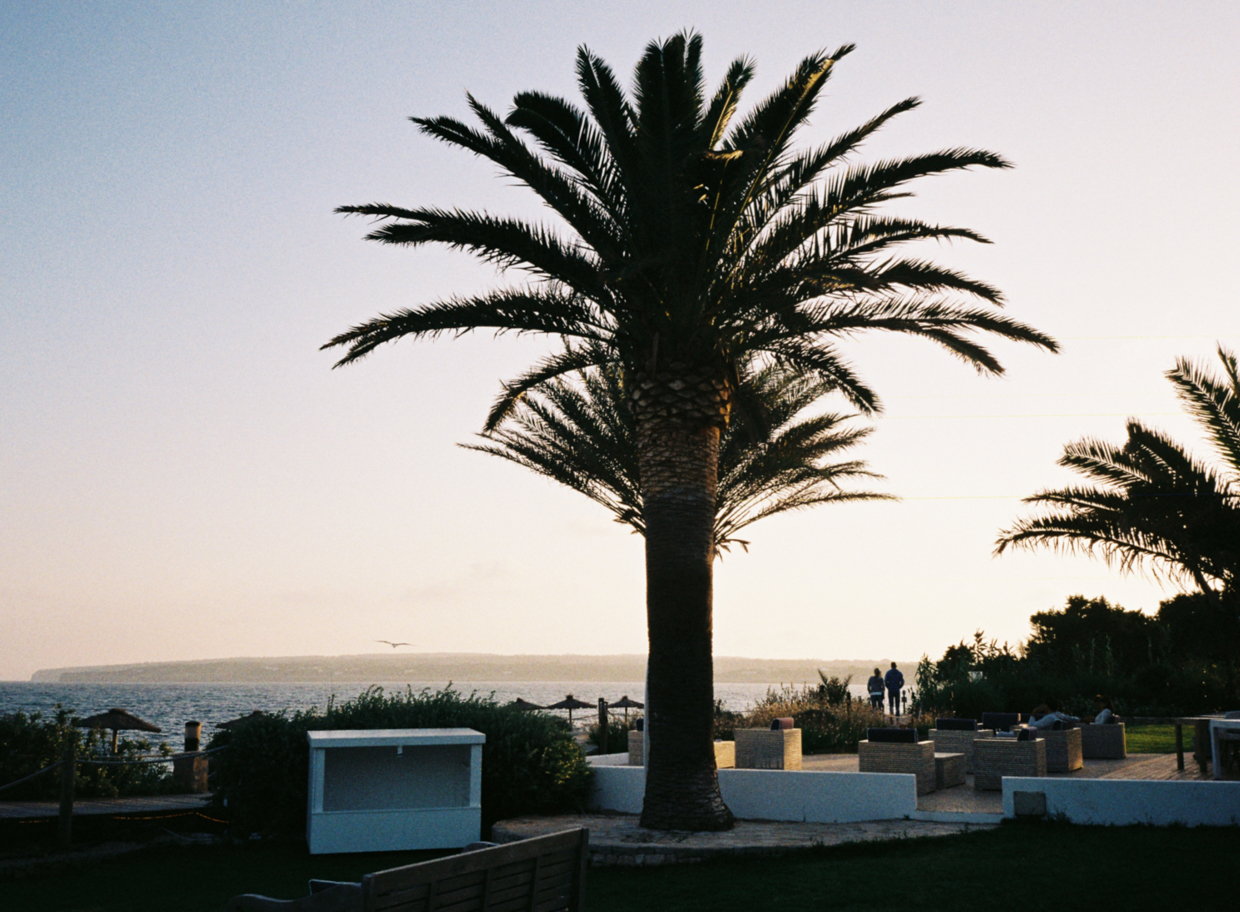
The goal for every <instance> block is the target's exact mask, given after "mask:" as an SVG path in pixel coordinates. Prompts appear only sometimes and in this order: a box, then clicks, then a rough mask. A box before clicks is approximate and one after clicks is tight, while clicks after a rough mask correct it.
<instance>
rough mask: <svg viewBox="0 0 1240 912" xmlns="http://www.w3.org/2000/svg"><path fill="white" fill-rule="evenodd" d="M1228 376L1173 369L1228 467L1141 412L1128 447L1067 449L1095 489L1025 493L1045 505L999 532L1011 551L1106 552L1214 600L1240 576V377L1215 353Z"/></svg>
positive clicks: (1001, 544)
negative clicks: (1203, 456) (1152, 424)
mask: <svg viewBox="0 0 1240 912" xmlns="http://www.w3.org/2000/svg"><path fill="white" fill-rule="evenodd" d="M1218 354H1219V359H1220V361H1222V364H1223V377H1222V378H1221V379H1220V378H1218V377H1215V376H1213V375H1211V374H1210V372H1209V371H1208V370H1207V369H1206V368H1204V367H1199V366H1197V365H1195V364H1193V363H1192V362H1190V361H1189V360H1187V359H1185V358H1180V359H1179V360H1178V361H1176V365H1175V367H1174V368H1173V369H1172V370H1170V371H1167V374H1166V376H1167V379H1169V380H1170V381H1171V382H1172V384H1174V386H1175V388H1176V393H1177V395H1178V396H1179V398H1180V400H1181V401H1182V402H1183V403H1184V404H1185V406H1186V408H1187V409H1188V411H1189V413H1190V414H1191V415H1192V416H1193V417H1194V418H1196V419H1197V421H1198V422H1199V423H1200V424H1201V425H1202V426H1203V427H1204V429H1205V431H1206V435H1207V438H1208V439H1209V441H1210V443H1211V444H1212V445H1213V449H1214V451H1215V454H1216V455H1217V457H1218V459H1219V461H1220V463H1221V465H1220V466H1219V467H1215V466H1212V465H1209V464H1207V463H1204V462H1201V461H1199V460H1197V459H1195V458H1194V457H1193V456H1192V455H1190V454H1189V453H1188V452H1187V451H1186V450H1185V449H1183V448H1182V447H1181V446H1180V445H1179V444H1177V443H1176V442H1175V441H1173V440H1172V439H1171V438H1169V437H1168V436H1167V435H1165V434H1163V433H1161V432H1159V431H1156V430H1152V429H1150V428H1148V427H1146V426H1145V425H1144V424H1142V423H1141V422H1140V421H1139V420H1137V419H1135V418H1130V419H1129V420H1128V425H1127V431H1128V439H1127V441H1126V442H1125V443H1124V445H1123V446H1115V445H1114V444H1111V443H1107V442H1105V441H1101V440H1094V439H1085V440H1080V441H1076V442H1074V443H1070V444H1068V445H1067V446H1066V447H1064V455H1063V456H1062V457H1061V458H1060V460H1059V464H1060V465H1062V466H1066V467H1068V468H1070V469H1073V470H1075V471H1077V472H1080V473H1081V474H1082V475H1085V476H1086V477H1087V478H1089V479H1091V480H1092V481H1094V482H1096V484H1095V485H1094V486H1081V487H1070V488H1062V489H1059V490H1054V491H1041V492H1039V493H1037V494H1035V495H1033V496H1032V497H1027V498H1025V502H1026V503H1033V504H1037V505H1038V506H1040V507H1043V508H1045V509H1044V511H1043V512H1042V513H1041V514H1039V515H1037V516H1033V517H1030V518H1027V519H1022V520H1019V521H1018V522H1017V523H1016V524H1015V525H1013V526H1012V527H1011V528H1009V529H1005V530H1004V531H1003V532H1002V533H1000V536H999V539H998V543H997V547H996V549H995V553H996V554H1001V553H1003V551H1005V550H1006V549H1007V548H1009V547H1024V548H1033V547H1037V546H1039V545H1049V546H1050V547H1053V548H1064V549H1066V550H1069V551H1083V552H1085V553H1088V554H1099V555H1100V556H1101V557H1102V558H1103V559H1104V560H1105V561H1107V562H1108V563H1111V562H1117V563H1118V564H1119V566H1120V569H1121V570H1124V571H1130V570H1133V569H1136V568H1138V567H1148V568H1149V569H1150V570H1151V571H1152V572H1153V573H1154V574H1155V575H1157V574H1159V573H1160V572H1166V573H1168V574H1169V575H1170V576H1172V577H1173V578H1180V579H1191V580H1192V581H1193V582H1194V583H1195V584H1196V585H1197V586H1198V587H1199V588H1200V589H1201V591H1202V592H1204V593H1206V594H1207V595H1209V596H1210V597H1212V598H1214V599H1215V600H1217V599H1218V597H1219V593H1220V592H1223V593H1232V594H1234V593H1235V592H1236V586H1237V582H1238V581H1240V374H1238V372H1237V364H1236V357H1235V355H1234V354H1232V353H1231V352H1229V351H1228V350H1227V349H1225V348H1223V347H1222V346H1220V347H1219V349H1218Z"/></svg>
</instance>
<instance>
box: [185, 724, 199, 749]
mask: <svg viewBox="0 0 1240 912" xmlns="http://www.w3.org/2000/svg"><path fill="white" fill-rule="evenodd" d="M201 743H202V723H201V722H186V723H185V752H186V753H193V752H194V751H196V750H198V746H199V745H200V744H201Z"/></svg>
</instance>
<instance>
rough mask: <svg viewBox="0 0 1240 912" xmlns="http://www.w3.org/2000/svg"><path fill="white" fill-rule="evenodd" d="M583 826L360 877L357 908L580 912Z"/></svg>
mask: <svg viewBox="0 0 1240 912" xmlns="http://www.w3.org/2000/svg"><path fill="white" fill-rule="evenodd" d="M588 847H589V830H585V829H576V830H565V831H564V832H562V833H552V834H550V835H548V836H535V837H534V838H532V839H523V840H521V841H520V842H514V843H509V844H508V845H501V846H495V847H494V848H489V849H479V850H478V851H476V852H465V853H463V854H461V855H451V856H449V857H447V858H437V859H435V860H434V861H424V862H422V863H420V864H412V865H406V866H405V867H403V868H392V869H390V870H387V871H378V872H376V873H374V874H367V875H366V876H365V877H363V878H362V897H363V900H362V909H363V912H431V910H434V912H527V910H528V912H582V910H583V909H584V905H585V886H586V877H585V872H586V856H587V854H588V853H587V849H588Z"/></svg>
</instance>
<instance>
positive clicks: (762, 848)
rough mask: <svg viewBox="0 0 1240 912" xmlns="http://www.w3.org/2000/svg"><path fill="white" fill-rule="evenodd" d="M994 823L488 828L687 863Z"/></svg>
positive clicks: (608, 820) (607, 821)
mask: <svg viewBox="0 0 1240 912" xmlns="http://www.w3.org/2000/svg"><path fill="white" fill-rule="evenodd" d="M993 826H994V824H972V823H938V822H934V823H930V822H925V821H918V820H876V821H871V822H868V823H835V824H831V823H782V822H776V821H761V820H738V821H737V823H736V826H735V828H733V829H732V830H729V831H728V832H726V833H678V832H671V833H667V832H660V831H657V830H645V829H642V828H641V827H640V826H638V825H637V817H636V816H635V815H630V814H565V815H560V816H555V817H518V818H514V819H512V820H503V821H500V822H499V823H497V824H495V826H494V827H493V828H492V831H491V832H492V835H491V838H492V839H494V840H495V841H496V842H514V841H516V840H518V839H527V838H529V837H530V836H538V835H541V834H544V833H554V832H557V831H558V830H567V829H570V828H572V827H587V828H589V830H590V864H592V865H666V864H691V863H694V862H700V861H705V860H707V859H710V858H720V857H727V856H735V855H779V854H784V853H787V852H796V851H805V850H807V849H812V848H814V847H816V846H833V845H840V844H842V843H846V842H878V841H884V840H889V839H915V838H918V837H925V836H952V835H955V834H957V833H965V832H968V831H970V830H979V829H989V828H991V827H993Z"/></svg>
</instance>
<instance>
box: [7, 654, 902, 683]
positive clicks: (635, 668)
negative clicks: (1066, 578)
mask: <svg viewBox="0 0 1240 912" xmlns="http://www.w3.org/2000/svg"><path fill="white" fill-rule="evenodd" d="M890 662H891V660H890V659H849V660H840V659H833V660H827V659H746V658H740V657H736V656H716V657H715V681H716V682H717V683H720V684H764V683H780V682H786V683H790V684H801V683H817V681H818V671H819V670H820V669H821V670H822V672H823V673H824V674H826V675H828V676H831V675H836V676H839V677H844V676H846V675H852V676H853V682H854V683H864V681H865V679H866V678H867V677H868V676H869V674H870V672H871V671H872V670H873V668H874V667H875V666H876V665H879V666H881V667H883V668H886V667H887V666H888V665H889V664H890ZM914 664H915V663H912V662H909V663H904V662H901V663H900V665H901V667H904V668H907V669H910V670H911V669H912V667H913V666H914ZM645 677H646V657H645V656H643V655H600V656H594V655H489V654H484V653H394V654H390V655H385V654H368V655H352V656H286V657H281V658H233V659H200V660H197V661H192V662H144V663H141V664H135V665H95V666H89V667H77V668H48V669H42V670H40V671H36V672H35V673H34V674H33V675H32V676H31V679H30V680H31V681H33V682H38V683H44V684H144V683H150V684H194V683H203V684H207V683H212V684H213V683H221V682H227V683H232V684H263V683H314V682H321V681H328V682H385V683H386V682H395V681H419V682H421V681H445V682H446V681H566V682H568V681H641V680H644V679H645Z"/></svg>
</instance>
